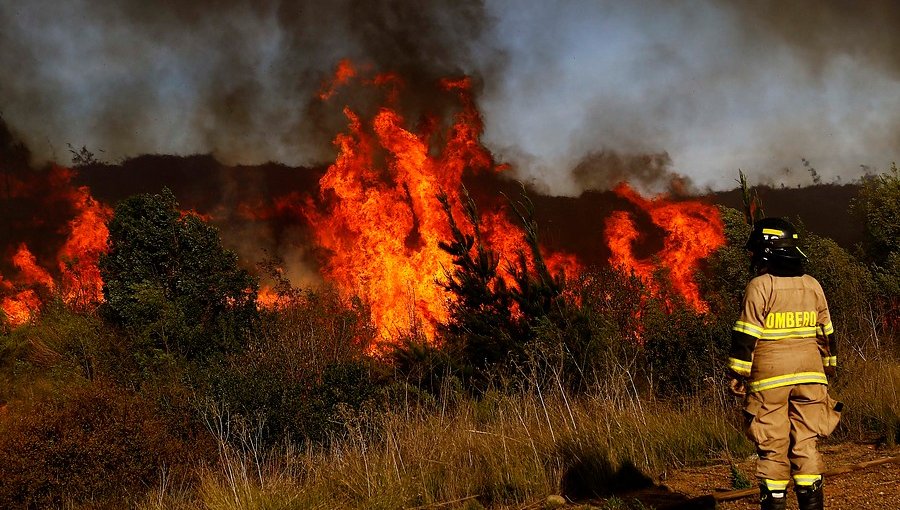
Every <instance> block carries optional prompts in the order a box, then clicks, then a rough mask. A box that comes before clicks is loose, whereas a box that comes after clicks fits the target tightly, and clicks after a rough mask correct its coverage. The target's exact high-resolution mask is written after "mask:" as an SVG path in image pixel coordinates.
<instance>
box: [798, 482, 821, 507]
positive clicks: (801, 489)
mask: <svg viewBox="0 0 900 510" xmlns="http://www.w3.org/2000/svg"><path fill="white" fill-rule="evenodd" d="M822 485H823V480H822V478H819V479H818V480H816V481H815V482H813V483H812V484H811V485H797V486H795V487H794V490H796V491H797V507H798V508H799V510H823V509H824V508H825V491H823V490H822Z"/></svg>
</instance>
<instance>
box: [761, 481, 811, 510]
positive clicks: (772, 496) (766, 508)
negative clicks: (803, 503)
mask: <svg viewBox="0 0 900 510" xmlns="http://www.w3.org/2000/svg"><path fill="white" fill-rule="evenodd" d="M759 508H760V510H785V508H787V491H772V490H769V488H768V487H767V486H766V484H764V483H763V484H761V485H760V486H759ZM801 508H802V507H801Z"/></svg>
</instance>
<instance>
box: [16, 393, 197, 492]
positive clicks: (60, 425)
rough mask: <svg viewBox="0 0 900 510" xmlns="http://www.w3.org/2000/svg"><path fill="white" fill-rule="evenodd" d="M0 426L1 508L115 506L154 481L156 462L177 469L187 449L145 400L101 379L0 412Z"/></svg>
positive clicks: (157, 464)
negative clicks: (53, 397)
mask: <svg viewBox="0 0 900 510" xmlns="http://www.w3.org/2000/svg"><path fill="white" fill-rule="evenodd" d="M0 429H2V434H0V506H3V507H4V508H48V507H60V506H62V505H63V504H70V503H76V504H77V503H85V502H90V503H92V504H93V505H95V506H97V505H99V506H104V505H109V506H110V507H114V506H116V505H119V506H121V504H122V502H123V501H127V500H133V499H134V498H135V497H137V496H139V495H140V494H142V492H143V491H144V490H146V488H147V487H148V486H149V485H151V484H154V483H155V482H156V480H157V479H158V476H159V470H160V469H161V468H163V466H165V468H166V469H170V470H171V469H172V468H176V469H178V468H179V466H185V465H186V463H187V462H188V460H189V459H188V458H187V455H186V454H185V452H188V451H190V450H188V449H187V448H186V445H185V444H182V443H180V442H179V441H178V440H176V439H174V438H173V437H172V436H171V435H170V434H169V433H168V432H167V431H166V427H165V424H164V423H163V422H162V421H161V420H160V419H158V418H157V417H156V416H155V415H154V414H153V411H152V406H149V405H148V403H147V402H146V401H144V400H143V399H141V398H139V397H136V396H134V395H130V394H126V393H124V392H122V391H120V390H115V389H113V388H111V387H108V386H104V385H93V384H92V385H87V386H84V387H79V388H75V389H73V390H70V391H69V392H68V393H67V394H66V395H64V396H63V397H62V398H58V399H56V400H53V401H46V402H43V403H40V404H38V405H37V406H36V407H35V409H33V410H30V411H27V412H19V413H15V414H11V415H8V416H5V417H4V420H3V421H2V422H0Z"/></svg>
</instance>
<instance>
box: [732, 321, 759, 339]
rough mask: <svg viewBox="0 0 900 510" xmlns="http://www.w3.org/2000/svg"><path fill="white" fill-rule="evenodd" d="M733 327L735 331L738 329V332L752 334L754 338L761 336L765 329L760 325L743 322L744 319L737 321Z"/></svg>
mask: <svg viewBox="0 0 900 510" xmlns="http://www.w3.org/2000/svg"><path fill="white" fill-rule="evenodd" d="M732 329H733V330H734V331H737V332H738V333H746V334H748V335H750V336H752V337H753V338H759V337H761V336H762V334H763V329H762V328H760V327H759V326H754V325H753V324H748V323H746V322H742V321H737V322H735V323H734V328H732Z"/></svg>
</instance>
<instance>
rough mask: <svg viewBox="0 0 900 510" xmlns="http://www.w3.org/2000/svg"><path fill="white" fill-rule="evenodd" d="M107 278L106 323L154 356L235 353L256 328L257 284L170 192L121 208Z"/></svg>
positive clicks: (104, 268)
mask: <svg viewBox="0 0 900 510" xmlns="http://www.w3.org/2000/svg"><path fill="white" fill-rule="evenodd" d="M100 271H101V275H102V277H103V281H104V288H103V293H104V297H105V298H106V303H105V304H104V306H103V312H104V315H105V316H106V317H107V318H108V319H109V320H111V321H112V322H113V323H115V324H118V325H121V326H123V327H125V328H126V329H127V330H128V331H131V332H132V333H134V334H135V335H136V336H137V337H138V338H140V339H142V340H144V341H145V343H146V345H144V346H143V349H144V350H145V351H147V352H159V353H169V352H174V353H178V354H182V355H186V356H188V357H198V356H203V355H206V354H209V353H214V352H233V351H236V350H238V349H239V347H240V346H241V345H242V343H243V341H244V339H245V337H246V335H247V331H248V329H249V328H251V327H252V325H253V324H254V323H255V321H256V315H257V312H256V290H257V284H256V281H255V279H254V278H252V277H251V276H250V274H249V273H248V272H247V271H245V270H243V269H241V268H239V267H238V264H237V255H235V254H234V252H232V251H229V250H226V249H224V248H223V247H222V244H221V242H220V240H219V236H218V231H217V230H216V229H215V228H214V227H212V226H210V225H207V224H206V223H204V222H203V220H201V219H200V218H199V217H198V216H196V215H194V214H183V213H182V212H181V210H180V209H179V206H178V203H177V202H176V200H175V197H174V195H172V193H171V192H170V191H169V190H168V189H164V190H163V192H162V193H161V194H158V195H150V194H144V195H136V196H132V197H130V198H128V199H126V200H124V201H122V202H121V203H119V204H118V205H117V206H116V209H115V214H114V216H113V218H112V220H111V221H110V223H109V252H108V253H107V254H106V255H104V256H103V257H102V258H101V259H100Z"/></svg>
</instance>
